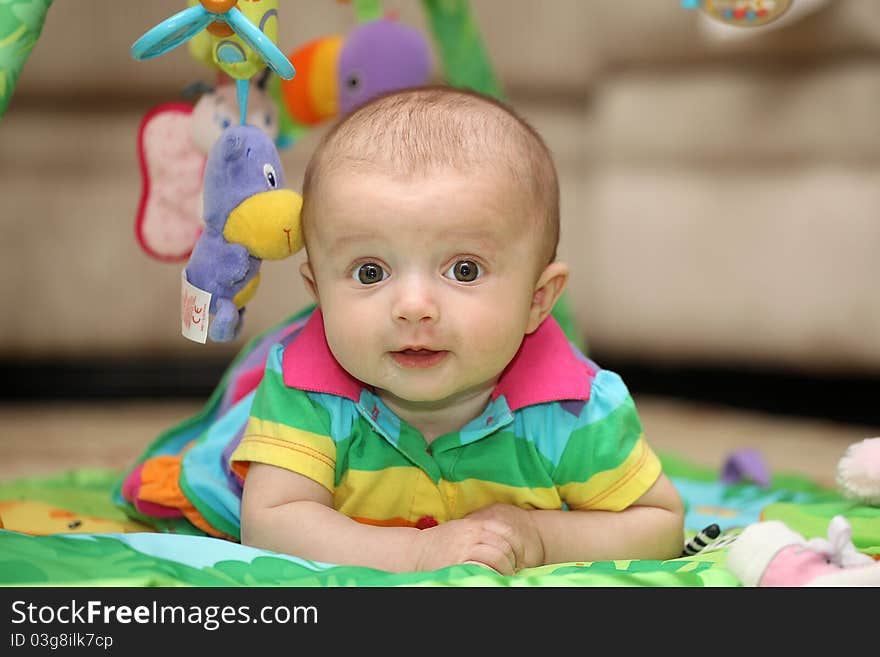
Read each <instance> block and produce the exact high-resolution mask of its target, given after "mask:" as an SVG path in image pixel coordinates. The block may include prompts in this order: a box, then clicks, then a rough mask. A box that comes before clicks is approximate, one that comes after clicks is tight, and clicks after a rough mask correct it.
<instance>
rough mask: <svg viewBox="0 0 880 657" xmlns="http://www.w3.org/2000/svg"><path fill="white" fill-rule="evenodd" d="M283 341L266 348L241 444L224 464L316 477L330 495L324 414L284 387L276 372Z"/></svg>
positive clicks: (331, 448)
mask: <svg viewBox="0 0 880 657" xmlns="http://www.w3.org/2000/svg"><path fill="white" fill-rule="evenodd" d="M283 351H284V345H282V344H278V345H275V346H273V347H272V350H271V351H270V353H269V357H268V359H267V361H266V371H265V373H264V375H263V379H262V381H260V385H259V386H258V387H257V391H256V393H255V395H254V401H253V405H252V406H251V411H250V417H249V418H248V422H247V425H246V427H245V430H244V435H243V436H242V439H241V442H240V443H239V445H238V447H236V449H235V451H234V452H233V453H232V455H231V456H230V467H231V468H232V469H233V471H235V472H236V473H237V474H238V475H239V476H241V477H242V478H244V477H245V476H246V475H247V470H248V467H249V466H250V464H251V463H253V462H257V463H267V464H269V465H274V466H277V467H280V468H284V469H286V470H290V471H292V472H296V473H298V474H301V475H304V476H306V477H308V478H309V479H313V480H315V481H317V482H318V483H319V484H321V485H322V486H324V487H325V488H327V489H328V490H329V491H330V492H331V493H332V492H333V490H334V487H335V478H336V443H335V441H334V440H333V438H332V434H331V432H330V414H329V413H328V411H327V410H326V409H324V408H323V407H322V406H321V405H320V404H318V403H317V402H315V401H314V400H313V399H312V398H311V397H310V396H309V394H308V393H307V392H305V391H303V390H298V389H295V388H289V387H288V386H286V385H285V384H284V378H283V376H282V372H281V355H282V353H283Z"/></svg>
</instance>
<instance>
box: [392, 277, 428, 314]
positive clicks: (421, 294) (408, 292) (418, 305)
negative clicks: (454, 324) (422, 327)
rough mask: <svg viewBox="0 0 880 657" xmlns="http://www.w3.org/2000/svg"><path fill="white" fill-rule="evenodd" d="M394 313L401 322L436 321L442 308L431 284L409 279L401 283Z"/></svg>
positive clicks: (393, 309)
mask: <svg viewBox="0 0 880 657" xmlns="http://www.w3.org/2000/svg"><path fill="white" fill-rule="evenodd" d="M392 313H393V314H394V319H395V320H397V321H400V322H435V321H437V319H439V317H440V308H439V306H438V304H437V300H436V298H435V296H434V295H433V294H432V293H431V290H430V287H429V286H427V285H425V284H423V283H421V282H418V281H408V282H405V283H403V284H401V286H400V290H399V293H398V294H397V296H396V297H395V300H394V307H393V308H392Z"/></svg>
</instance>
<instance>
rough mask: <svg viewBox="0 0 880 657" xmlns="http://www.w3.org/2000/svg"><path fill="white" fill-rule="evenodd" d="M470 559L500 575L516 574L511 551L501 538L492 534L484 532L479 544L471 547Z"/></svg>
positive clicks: (514, 560)
mask: <svg viewBox="0 0 880 657" xmlns="http://www.w3.org/2000/svg"><path fill="white" fill-rule="evenodd" d="M471 555H472V558H475V559H476V560H478V561H482V562H484V563H487V564H488V565H491V566H492V568H494V569H495V570H497V571H498V572H499V573H501V574H502V575H513V573H514V572H516V557H515V556H514V554H513V549H512V548H511V547H510V544H509V543H508V542H507V541H506V540H504V538H503V537H501V536H499V535H498V534H495V533H493V532H488V531H487V532H484V533H483V535H482V537H481V540H480V543H477V544H476V545H474V546H473V549H472V550H471Z"/></svg>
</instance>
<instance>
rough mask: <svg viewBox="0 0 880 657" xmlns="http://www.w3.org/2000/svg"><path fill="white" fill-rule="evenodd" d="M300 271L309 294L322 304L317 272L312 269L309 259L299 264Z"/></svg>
mask: <svg viewBox="0 0 880 657" xmlns="http://www.w3.org/2000/svg"><path fill="white" fill-rule="evenodd" d="M299 273H300V274H301V275H302V277H303V282H304V283H305V284H306V289H307V290H308V291H309V294H311V295H312V299H314V300H315V303H317V304H318V305H319V306H320V305H321V300H320V299H318V285H317V283H315V273H314V272H313V271H312V264H311V263H310V262H309V261H308V260H306V261H305V262H303V263H302V264H301V265H300V266H299Z"/></svg>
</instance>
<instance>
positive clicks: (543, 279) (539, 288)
mask: <svg viewBox="0 0 880 657" xmlns="http://www.w3.org/2000/svg"><path fill="white" fill-rule="evenodd" d="M567 283H568V265H566V264H565V263H564V262H551V263H550V264H549V265H547V266H546V267H545V268H544V271H542V272H541V275H540V276H539V277H538V282H537V283H535V291H534V293H533V294H532V306H531V308H529V322H528V324H527V325H526V333H533V332H534V331H535V330H536V329H537V328H538V327H539V326H540V325H541V322H543V321H544V320H545V319H546V318H547V315H549V314H550V311H551V310H553V306H554V305H556V301H557V300H558V299H559V296H560V295H561V294H562V291H563V290H564V289H565V285H566V284H567Z"/></svg>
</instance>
